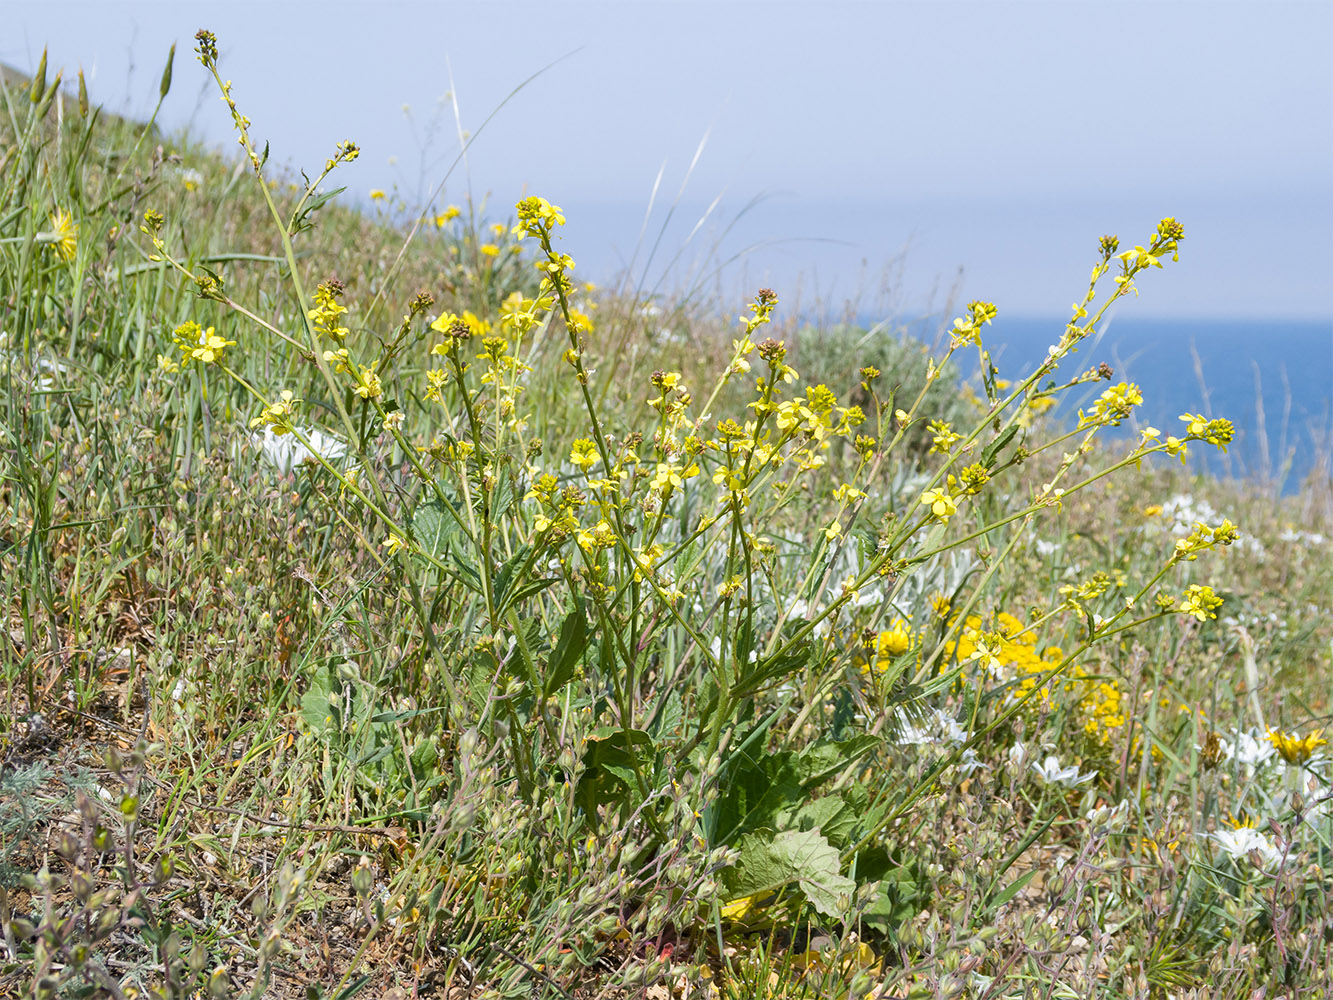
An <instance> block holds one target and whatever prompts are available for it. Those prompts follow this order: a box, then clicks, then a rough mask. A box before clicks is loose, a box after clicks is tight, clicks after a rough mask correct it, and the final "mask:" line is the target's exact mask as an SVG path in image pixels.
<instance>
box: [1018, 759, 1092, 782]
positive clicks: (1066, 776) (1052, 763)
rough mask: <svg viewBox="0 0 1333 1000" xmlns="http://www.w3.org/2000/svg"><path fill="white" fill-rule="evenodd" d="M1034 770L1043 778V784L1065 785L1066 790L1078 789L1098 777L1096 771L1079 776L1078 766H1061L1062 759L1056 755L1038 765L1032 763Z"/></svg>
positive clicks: (1034, 762)
mask: <svg viewBox="0 0 1333 1000" xmlns="http://www.w3.org/2000/svg"><path fill="white" fill-rule="evenodd" d="M1032 770H1033V771H1035V772H1036V773H1037V777H1039V778H1041V780H1042V784H1045V785H1050V784H1057V785H1064V786H1065V787H1066V788H1076V787H1078V786H1079V785H1081V784H1083V783H1084V782H1085V781H1091V780H1092V779H1093V778H1095V777H1097V772H1096V771H1089V772H1088V773H1087V774H1079V771H1078V765H1077V764H1070V765H1069V766H1068V767H1061V766H1060V758H1058V757H1056V756H1055V755H1054V754H1052V755H1051V756H1049V757H1047V758H1046V760H1045V761H1043V762H1042V763H1040V764H1038V763H1037V762H1036V761H1035V760H1034V761H1033V762H1032Z"/></svg>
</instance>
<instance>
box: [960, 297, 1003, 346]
mask: <svg viewBox="0 0 1333 1000" xmlns="http://www.w3.org/2000/svg"><path fill="white" fill-rule="evenodd" d="M967 312H968V314H967V316H966V317H962V316H960V317H958V318H957V319H955V320H954V321H953V329H952V330H950V331H949V333H950V336H951V337H952V338H953V346H954V347H955V348H958V347H962V346H963V345H965V344H976V345H978V346H980V344H981V328H982V327H983V326H985V325H986V324H987V323H989V322H990V321H991V320H993V319H995V314H996V309H995V306H994V305H992V304H991V303H989V302H980V301H976V302H969V303H968V304H967Z"/></svg>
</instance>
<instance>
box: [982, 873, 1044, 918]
mask: <svg viewBox="0 0 1333 1000" xmlns="http://www.w3.org/2000/svg"><path fill="white" fill-rule="evenodd" d="M1036 874H1037V869H1035V868H1033V869H1030V870H1029V871H1026V872H1024V873H1023V874H1022V875H1020V876H1018V878H1016V879H1014V880H1013V881H1012V882H1010V883H1009V884H1008V885H1006V886H1005V887H1004V888H1003V889H1001V890H1000V891H999V892H998V893H997V894H996V896H995V898H994V899H992V900H991V901H990V904H989V907H988V908H989V909H993V910H998V909H999V908H1000V907H1001V906H1003V905H1004V904H1005V903H1007V902H1009V900H1011V899H1013V898H1014V897H1015V896H1017V895H1018V894H1019V893H1020V892H1022V891H1023V890H1024V889H1026V888H1027V884H1028V883H1029V882H1031V881H1032V877H1033V876H1034V875H1036Z"/></svg>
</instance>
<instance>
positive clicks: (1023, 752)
mask: <svg viewBox="0 0 1333 1000" xmlns="http://www.w3.org/2000/svg"><path fill="white" fill-rule="evenodd" d="M1007 756H1008V758H1009V766H1010V767H1011V768H1012V769H1013V770H1015V771H1021V770H1023V766H1024V765H1025V764H1026V763H1027V762H1028V748H1027V747H1025V746H1023V744H1022V743H1015V744H1014V745H1013V746H1011V747H1010V748H1009V753H1008V754H1007Z"/></svg>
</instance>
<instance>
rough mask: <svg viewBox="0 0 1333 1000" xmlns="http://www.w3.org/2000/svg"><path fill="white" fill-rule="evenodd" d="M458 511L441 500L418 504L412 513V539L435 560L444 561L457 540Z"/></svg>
mask: <svg viewBox="0 0 1333 1000" xmlns="http://www.w3.org/2000/svg"><path fill="white" fill-rule="evenodd" d="M456 518H457V511H456V510H453V511H451V510H450V509H449V508H448V507H446V506H445V504H444V502H443V501H441V500H427V501H426V502H425V503H421V504H417V509H416V510H414V511H413V512H412V538H413V539H414V540H415V541H416V543H417V544H418V545H419V546H421V549H422V551H423V552H425V553H426V554H427V555H429V556H430V557H431V558H433V559H440V560H442V559H444V557H445V556H446V555H447V554H448V553H449V551H450V549H451V547H452V544H453V542H455V541H456V540H457V536H458V528H457V521H456Z"/></svg>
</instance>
